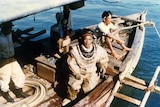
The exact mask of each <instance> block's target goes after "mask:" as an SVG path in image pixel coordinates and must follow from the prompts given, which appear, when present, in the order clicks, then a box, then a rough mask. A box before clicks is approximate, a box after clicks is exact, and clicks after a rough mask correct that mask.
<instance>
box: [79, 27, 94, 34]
mask: <svg viewBox="0 0 160 107" xmlns="http://www.w3.org/2000/svg"><path fill="white" fill-rule="evenodd" d="M86 33H88V34H91V35H93V31H92V30H91V29H88V28H84V29H82V32H81V35H82V36H83V35H84V34H86Z"/></svg>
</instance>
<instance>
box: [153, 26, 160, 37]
mask: <svg viewBox="0 0 160 107" xmlns="http://www.w3.org/2000/svg"><path fill="white" fill-rule="evenodd" d="M153 27H154V29H155V30H156V33H157V35H158V37H159V38H160V33H159V31H158V29H157V27H156V25H154V26H153Z"/></svg>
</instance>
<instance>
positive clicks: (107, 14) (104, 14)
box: [102, 11, 112, 18]
mask: <svg viewBox="0 0 160 107" xmlns="http://www.w3.org/2000/svg"><path fill="white" fill-rule="evenodd" d="M109 15H112V12H111V11H104V12H103V13H102V18H104V17H108V16H109Z"/></svg>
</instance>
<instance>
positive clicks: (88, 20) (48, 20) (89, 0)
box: [13, 0, 160, 107]
mask: <svg viewBox="0 0 160 107" xmlns="http://www.w3.org/2000/svg"><path fill="white" fill-rule="evenodd" d="M106 1H107V0H106ZM108 1H110V2H114V1H117V2H116V3H109V2H105V1H103V0H86V1H85V6H84V7H83V8H81V9H78V10H71V14H72V21H73V29H77V28H82V27H85V26H89V25H92V24H97V23H99V22H100V21H101V14H102V12H103V11H104V10H110V11H112V12H113V13H114V14H116V15H119V16H123V15H129V14H133V13H137V12H141V11H143V10H148V14H147V20H148V21H149V20H150V19H152V21H153V22H155V25H156V27H157V29H158V30H159V31H160V21H159V20H160V14H159V12H160V2H158V0H108ZM118 1H119V2H118ZM58 11H62V8H60V7H59V8H55V9H52V10H49V11H45V12H41V13H38V14H35V15H33V16H28V17H26V18H23V19H20V20H17V21H14V22H13V23H14V25H15V26H14V29H17V28H20V29H27V28H30V27H34V31H33V32H32V33H35V32H37V31H40V30H43V29H46V30H47V33H46V34H44V35H41V36H39V37H36V38H34V39H33V41H36V40H38V39H43V38H46V37H48V36H49V32H50V26H51V25H53V24H55V23H56V21H55V13H56V12H58ZM24 36H25V35H24ZM159 65H160V37H158V35H157V33H156V31H155V29H154V28H153V27H147V26H146V33H145V41H144V46H143V51H142V54H141V58H140V60H139V63H138V65H137V67H136V69H135V71H134V73H133V75H135V76H136V77H139V78H142V79H144V80H145V81H147V82H150V80H151V78H152V76H153V74H154V71H155V70H156V67H157V66H159ZM158 80H159V81H160V76H158ZM158 85H160V82H159V83H158ZM122 91H123V92H125V93H126V94H128V95H132V96H134V97H135V98H138V99H141V98H142V96H143V93H142V92H141V91H139V90H134V89H133V88H125V89H123V90H122ZM111 107H137V106H135V105H133V104H129V103H127V102H125V101H121V100H119V99H115V100H114V102H113V104H112V106H111ZM145 107H160V95H158V94H155V93H151V95H150V97H149V99H148V102H147V104H146V106H145Z"/></svg>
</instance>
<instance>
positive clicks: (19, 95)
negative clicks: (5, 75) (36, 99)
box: [11, 88, 29, 98]
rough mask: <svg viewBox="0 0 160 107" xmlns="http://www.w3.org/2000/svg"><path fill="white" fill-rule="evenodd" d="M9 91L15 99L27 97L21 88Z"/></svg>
mask: <svg viewBox="0 0 160 107" xmlns="http://www.w3.org/2000/svg"><path fill="white" fill-rule="evenodd" d="M11 91H12V92H13V93H14V94H15V95H16V97H17V98H26V97H28V96H29V95H28V94H26V93H24V92H23V91H22V88H19V89H11Z"/></svg>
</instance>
